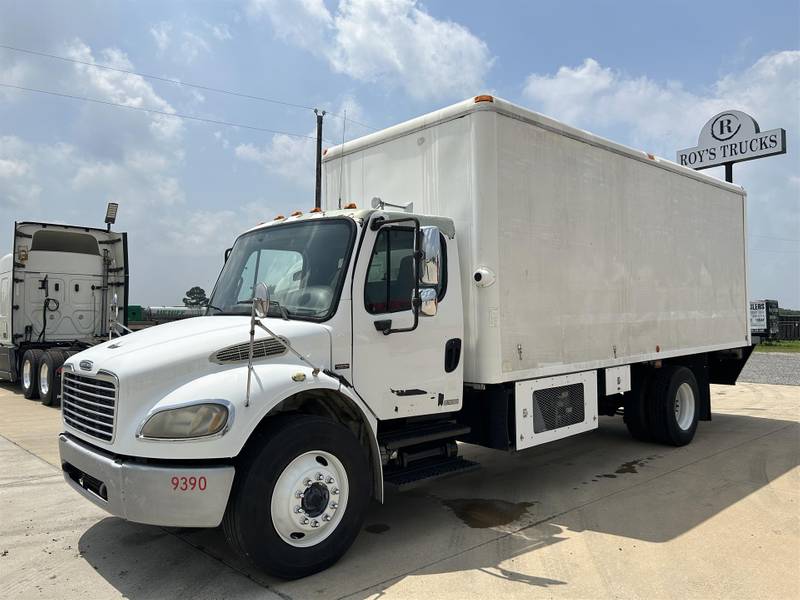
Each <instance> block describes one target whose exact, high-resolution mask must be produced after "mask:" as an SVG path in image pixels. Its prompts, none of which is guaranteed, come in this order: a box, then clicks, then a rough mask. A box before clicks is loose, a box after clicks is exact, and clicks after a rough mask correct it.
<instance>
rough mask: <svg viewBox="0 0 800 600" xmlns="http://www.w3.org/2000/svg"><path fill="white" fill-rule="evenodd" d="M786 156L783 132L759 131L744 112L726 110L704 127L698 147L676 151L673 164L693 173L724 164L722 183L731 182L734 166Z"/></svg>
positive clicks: (784, 134) (775, 130)
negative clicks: (756, 159) (754, 160)
mask: <svg viewBox="0 0 800 600" xmlns="http://www.w3.org/2000/svg"><path fill="white" fill-rule="evenodd" d="M785 153H786V130H785V129H783V128H778V129H770V130H769V131H761V128H760V127H759V126H758V123H757V122H756V120H755V119H754V118H753V117H751V116H750V115H748V114H747V113H744V112H742V111H740V110H726V111H724V112H721V113H719V114H718V115H715V116H713V117H711V119H709V121H708V122H707V123H706V124H705V125H704V126H703V128H702V129H701V130H700V136H699V137H698V140H697V146H695V147H694V148H686V149H685V150H678V153H677V161H676V162H677V163H678V164H681V165H683V166H685V167H690V168H692V169H696V170H700V169H709V168H711V167H718V166H720V165H725V181H727V182H729V183H733V163H737V162H742V161H745V160H753V159H755V158H764V157H765V156H773V155H775V154H785Z"/></svg>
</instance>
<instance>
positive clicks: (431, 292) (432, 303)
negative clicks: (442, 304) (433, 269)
mask: <svg viewBox="0 0 800 600" xmlns="http://www.w3.org/2000/svg"><path fill="white" fill-rule="evenodd" d="M438 308H439V298H438V294H437V293H436V290H435V289H434V288H422V289H421V290H420V291H419V314H420V315H422V316H423V317H435V316H436V311H437V310H438Z"/></svg>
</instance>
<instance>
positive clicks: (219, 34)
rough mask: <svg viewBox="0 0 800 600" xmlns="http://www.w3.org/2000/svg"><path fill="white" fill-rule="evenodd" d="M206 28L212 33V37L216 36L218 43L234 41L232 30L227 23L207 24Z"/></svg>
mask: <svg viewBox="0 0 800 600" xmlns="http://www.w3.org/2000/svg"><path fill="white" fill-rule="evenodd" d="M206 27H207V28H208V30H209V31H210V32H211V35H213V36H214V38H215V39H217V41H220V42H227V41H228V40H232V39H233V35H231V30H230V28H229V27H228V26H227V25H226V24H225V23H217V24H212V23H206Z"/></svg>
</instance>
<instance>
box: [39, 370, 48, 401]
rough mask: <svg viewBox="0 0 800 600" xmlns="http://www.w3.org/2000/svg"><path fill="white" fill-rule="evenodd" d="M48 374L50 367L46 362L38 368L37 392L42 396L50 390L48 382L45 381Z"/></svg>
mask: <svg viewBox="0 0 800 600" xmlns="http://www.w3.org/2000/svg"><path fill="white" fill-rule="evenodd" d="M49 373H50V367H48V366H47V363H46V362H43V363H42V365H41V366H40V367H39V391H40V392H41V393H42V394H47V392H48V391H49V390H50V382H49V381H48V379H47V376H48V374H49Z"/></svg>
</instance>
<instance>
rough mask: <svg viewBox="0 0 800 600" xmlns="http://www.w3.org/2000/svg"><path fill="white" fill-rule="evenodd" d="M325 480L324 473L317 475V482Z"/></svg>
mask: <svg viewBox="0 0 800 600" xmlns="http://www.w3.org/2000/svg"><path fill="white" fill-rule="evenodd" d="M323 479H325V476H324V475H323V474H322V473H317V481H322V480H323Z"/></svg>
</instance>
